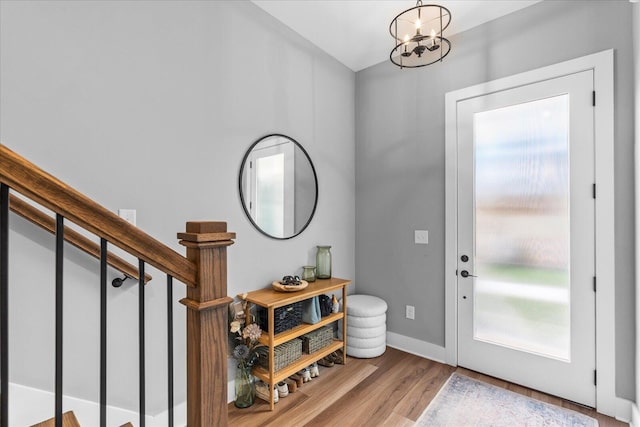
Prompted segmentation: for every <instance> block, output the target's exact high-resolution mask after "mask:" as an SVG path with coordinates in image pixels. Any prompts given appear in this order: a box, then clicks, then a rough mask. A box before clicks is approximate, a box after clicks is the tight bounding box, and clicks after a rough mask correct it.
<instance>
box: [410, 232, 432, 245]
mask: <svg viewBox="0 0 640 427" xmlns="http://www.w3.org/2000/svg"><path fill="white" fill-rule="evenodd" d="M414 238H415V242H416V245H427V244H429V230H415V231H414Z"/></svg>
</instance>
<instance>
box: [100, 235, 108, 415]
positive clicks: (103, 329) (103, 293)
mask: <svg viewBox="0 0 640 427" xmlns="http://www.w3.org/2000/svg"><path fill="white" fill-rule="evenodd" d="M106 426H107V241H106V240H105V239H100V427H106Z"/></svg>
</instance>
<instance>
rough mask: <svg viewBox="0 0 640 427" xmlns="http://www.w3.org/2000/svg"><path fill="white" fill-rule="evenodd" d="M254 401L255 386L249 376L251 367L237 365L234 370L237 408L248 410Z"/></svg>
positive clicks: (251, 377)
mask: <svg viewBox="0 0 640 427" xmlns="http://www.w3.org/2000/svg"><path fill="white" fill-rule="evenodd" d="M255 400H256V385H255V382H254V380H253V375H251V367H250V366H246V365H238V369H237V370H236V400H235V402H234V404H235V405H236V406H237V407H238V408H248V407H249V406H251V405H253V402H254V401H255Z"/></svg>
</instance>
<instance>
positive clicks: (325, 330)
mask: <svg viewBox="0 0 640 427" xmlns="http://www.w3.org/2000/svg"><path fill="white" fill-rule="evenodd" d="M300 339H301V340H302V351H304V352H305V353H307V354H311V353H315V352H316V351H318V350H321V349H323V348H325V347H326V346H328V345H330V344H331V343H332V342H333V328H332V327H330V326H323V327H322V328H319V329H316V330H315V331H313V332H309V333H308V334H304V335H302V336H301V337H300Z"/></svg>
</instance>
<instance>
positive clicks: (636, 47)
mask: <svg viewBox="0 0 640 427" xmlns="http://www.w3.org/2000/svg"><path fill="white" fill-rule="evenodd" d="M633 62H634V64H633V65H634V67H633V69H634V74H635V81H634V83H635V123H636V126H635V141H636V144H635V147H636V151H635V159H636V161H635V165H636V180H635V182H636V224H638V222H639V221H640V209H638V205H639V204H640V200H638V192H639V191H640V173H639V171H638V170H637V166H638V164H640V3H635V4H634V5H633ZM639 260H640V236H638V234H637V233H636V266H637V265H638V261H639ZM638 284H640V269H637V268H636V365H635V366H636V402H637V399H638V396H640V292H638ZM636 409H637V405H636ZM632 421H633V422H634V423H638V422H640V420H632Z"/></svg>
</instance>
